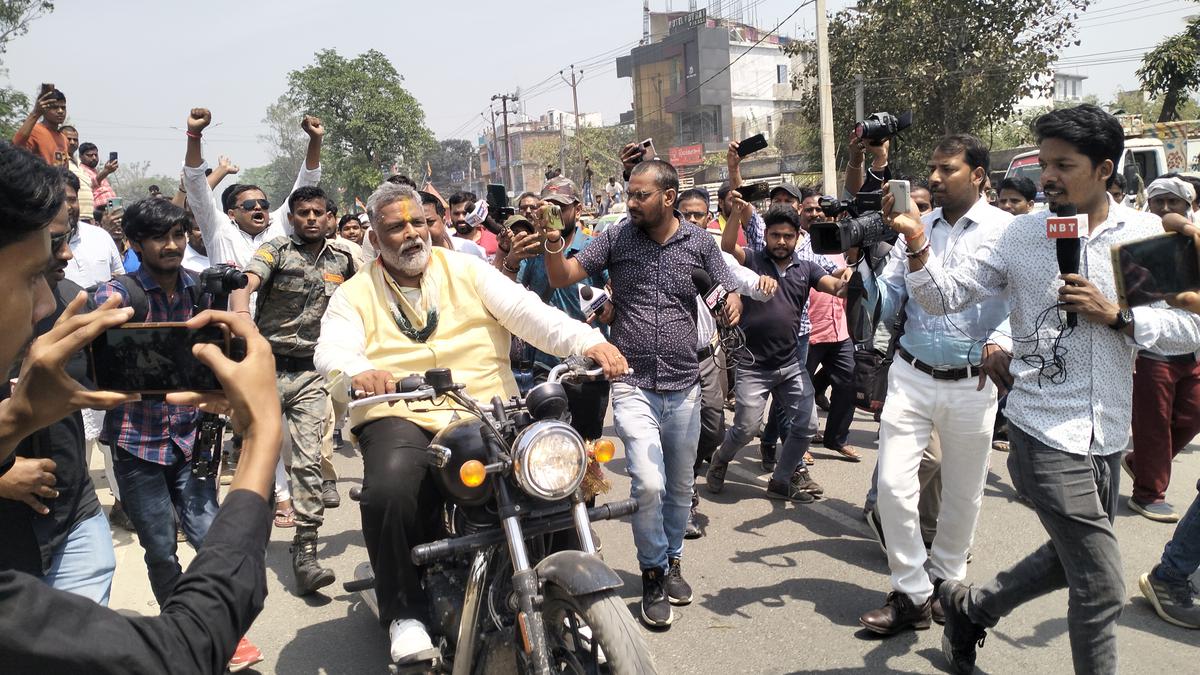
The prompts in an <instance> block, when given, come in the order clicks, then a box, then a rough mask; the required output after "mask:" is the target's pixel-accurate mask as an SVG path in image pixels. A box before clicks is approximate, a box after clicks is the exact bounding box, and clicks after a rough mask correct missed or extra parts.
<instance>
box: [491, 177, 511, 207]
mask: <svg viewBox="0 0 1200 675" xmlns="http://www.w3.org/2000/svg"><path fill="white" fill-rule="evenodd" d="M487 201H488V206H489V207H490V208H492V209H496V210H498V209H501V208H503V207H505V206H508V192H506V191H505V189H504V186H503V185H501V184H499V183H488V186H487Z"/></svg>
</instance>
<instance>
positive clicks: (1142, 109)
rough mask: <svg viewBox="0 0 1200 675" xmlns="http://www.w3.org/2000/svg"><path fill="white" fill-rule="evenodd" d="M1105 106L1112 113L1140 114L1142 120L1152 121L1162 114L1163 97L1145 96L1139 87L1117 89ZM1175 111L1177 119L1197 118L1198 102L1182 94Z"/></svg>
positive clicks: (1198, 114)
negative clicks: (1124, 89)
mask: <svg viewBox="0 0 1200 675" xmlns="http://www.w3.org/2000/svg"><path fill="white" fill-rule="evenodd" d="M1105 107H1106V108H1107V109H1108V110H1109V111H1111V112H1113V113H1117V112H1120V113H1124V114H1128V115H1141V116H1142V119H1143V120H1146V121H1152V120H1157V119H1158V118H1159V116H1160V115H1161V114H1162V109H1163V97H1162V96H1147V95H1146V93H1145V92H1144V91H1142V90H1140V89H1134V90H1132V91H1119V92H1117V95H1116V96H1114V97H1113V99H1112V101H1110V102H1109V103H1108V104H1107V105H1106V106H1105ZM1175 113H1176V115H1177V117H1178V118H1179V119H1184V120H1194V119H1198V118H1200V103H1197V101H1196V98H1195V97H1193V96H1187V95H1186V94H1184V95H1183V97H1182V98H1181V99H1180V100H1179V102H1178V103H1177V104H1176V106H1175Z"/></svg>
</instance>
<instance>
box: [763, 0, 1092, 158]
mask: <svg viewBox="0 0 1200 675" xmlns="http://www.w3.org/2000/svg"><path fill="white" fill-rule="evenodd" d="M1089 3H1090V0H1010V1H1009V2H1004V3H998V2H994V1H992V0H861V1H860V2H858V3H857V4H856V6H855V7H854V8H852V9H847V10H843V11H841V12H838V13H836V14H834V15H833V16H832V17H831V19H830V23H829V49H830V71H831V72H832V73H833V113H834V125H835V128H836V129H837V130H838V131H837V133H836V137H837V138H838V139H839V141H840V140H841V139H842V138H844V137H845V135H846V133H847V132H848V131H849V130H850V129H851V128H852V127H853V125H854V122H855V120H854V118H853V115H854V75H855V74H861V75H863V76H864V79H865V83H866V102H867V109H868V112H870V111H875V110H887V111H891V112H893V113H900V112H902V111H905V110H912V111H913V112H914V120H915V121H914V123H913V126H912V128H910V129H909V130H908V131H907V132H905V133H904V134H903V139H902V140H901V141H900V142H899V143H897V144H895V145H894V146H893V147H894V150H895V152H894V157H893V160H892V161H893V163H894V164H898V165H899V167H898V168H899V172H900V173H908V174H912V173H916V172H920V171H923V167H924V164H925V160H926V159H927V158H928V155H929V152H930V150H931V149H932V147H933V146H934V145H935V144H936V143H937V140H938V139H939V138H940V137H941V136H943V135H945V134H947V133H955V132H971V133H976V134H978V133H981V131H983V130H986V129H987V128H988V127H989V126H991V125H993V124H995V123H997V122H1000V121H1002V120H1005V119H1008V118H1009V117H1010V116H1011V115H1012V113H1013V108H1014V105H1015V104H1016V102H1017V101H1018V100H1020V99H1021V98H1022V97H1023V96H1026V95H1029V94H1031V93H1034V92H1035V91H1047V90H1048V89H1049V88H1050V87H1051V86H1053V79H1052V77H1051V71H1052V68H1053V63H1054V60H1055V58H1056V57H1057V55H1058V54H1059V52H1060V51H1061V50H1062V49H1063V48H1065V47H1067V46H1068V45H1070V44H1077V43H1078V41H1077V40H1076V39H1075V33H1076V30H1075V25H1076V21H1077V20H1078V18H1079V15H1080V13H1081V12H1082V11H1083V10H1084V9H1085V8H1086V7H1087V6H1088V4H1089ZM784 50H785V51H786V52H787V53H789V54H798V53H799V54H805V55H806V56H808V57H809V58H808V64H809V67H808V69H807V70H806V71H805V72H802V73H799V74H797V75H796V76H795V77H794V78H793V86H796V87H797V88H801V89H805V90H806V92H805V96H804V109H805V111H806V115H805V117H806V119H807V120H808V122H809V124H811V125H813V126H814V127H815V126H816V125H817V120H818V116H817V100H816V88H815V86H814V85H815V83H816V81H817V77H816V67H817V64H816V59H815V44H813V43H812V42H805V41H796V42H793V43H791V44H789V45H788V46H786V47H785V48H784ZM843 150H844V149H843ZM843 157H844V155H843Z"/></svg>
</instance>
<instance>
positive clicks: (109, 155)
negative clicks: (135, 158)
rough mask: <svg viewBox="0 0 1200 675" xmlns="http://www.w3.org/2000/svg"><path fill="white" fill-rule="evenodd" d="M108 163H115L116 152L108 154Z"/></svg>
mask: <svg viewBox="0 0 1200 675" xmlns="http://www.w3.org/2000/svg"><path fill="white" fill-rule="evenodd" d="M108 161H110V162H115V161H117V153H116V152H110V153H108Z"/></svg>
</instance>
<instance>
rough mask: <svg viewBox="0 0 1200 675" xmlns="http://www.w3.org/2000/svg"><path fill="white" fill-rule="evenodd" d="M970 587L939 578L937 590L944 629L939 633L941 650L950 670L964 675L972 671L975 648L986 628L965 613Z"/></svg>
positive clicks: (981, 641)
mask: <svg viewBox="0 0 1200 675" xmlns="http://www.w3.org/2000/svg"><path fill="white" fill-rule="evenodd" d="M969 590H970V586H967V585H966V584H963V583H961V582H958V581H943V582H942V585H941V588H939V589H938V598H939V599H940V600H941V601H942V612H943V613H944V614H945V615H946V629H945V632H944V633H943V634H942V653H943V654H945V655H946V659H947V660H949V661H950V669H951V671H953V672H955V673H958V674H959V675H968V674H969V673H972V672H974V671H975V648H976V647H982V646H983V640H984V638H985V637H987V631H986V630H984V628H983V626H980V625H979V624H977V623H975V622H974V621H971V619H970V617H968V616H967V592H968V591H969Z"/></svg>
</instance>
